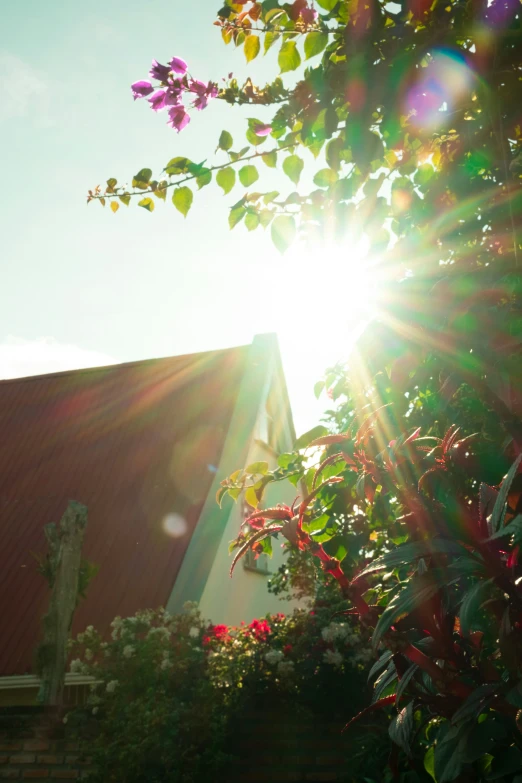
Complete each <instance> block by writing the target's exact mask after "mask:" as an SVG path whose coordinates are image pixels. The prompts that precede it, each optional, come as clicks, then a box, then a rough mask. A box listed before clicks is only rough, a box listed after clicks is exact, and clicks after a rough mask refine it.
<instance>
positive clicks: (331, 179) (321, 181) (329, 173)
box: [314, 169, 338, 188]
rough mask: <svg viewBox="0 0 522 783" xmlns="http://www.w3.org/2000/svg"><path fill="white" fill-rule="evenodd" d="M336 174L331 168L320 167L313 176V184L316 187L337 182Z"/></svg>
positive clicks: (324, 186)
mask: <svg viewBox="0 0 522 783" xmlns="http://www.w3.org/2000/svg"><path fill="white" fill-rule="evenodd" d="M337 179H338V177H337V174H336V172H335V171H333V169H321V170H320V171H318V172H317V174H316V175H315V177H314V185H317V187H318V188H328V187H330V185H333V184H334V183H335V182H337Z"/></svg>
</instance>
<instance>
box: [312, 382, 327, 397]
mask: <svg viewBox="0 0 522 783" xmlns="http://www.w3.org/2000/svg"><path fill="white" fill-rule="evenodd" d="M324 387H325V382H324V381H317V383H316V384H315V386H314V397H315V399H316V400H318V399H319V397H320V396H321V394H322V393H323V390H324Z"/></svg>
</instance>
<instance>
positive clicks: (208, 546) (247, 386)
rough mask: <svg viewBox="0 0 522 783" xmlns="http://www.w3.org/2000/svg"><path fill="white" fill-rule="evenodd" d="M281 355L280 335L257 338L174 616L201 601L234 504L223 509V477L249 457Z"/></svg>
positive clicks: (177, 590) (172, 602)
mask: <svg viewBox="0 0 522 783" xmlns="http://www.w3.org/2000/svg"><path fill="white" fill-rule="evenodd" d="M278 355H279V348H278V345H277V337H276V336H275V335H274V334H261V335H256V336H255V337H254V339H253V341H252V343H251V345H250V347H249V352H248V357H247V364H246V369H245V372H244V374H243V379H242V381H241V384H240V388H239V392H238V396H237V400H236V404H235V407H234V412H233V414H232V418H231V421H230V425H229V429H228V433H227V436H226V439H225V445H224V447H223V452H222V454H221V459H220V461H219V465H218V470H217V471H216V474H215V477H214V480H213V482H212V485H211V487H210V490H209V493H208V495H207V498H206V501H205V503H204V505H203V508H202V510H201V513H200V516H199V520H198V523H197V525H196V528H195V530H194V533H193V534H192V538H191V540H190V543H189V545H188V548H187V551H186V552H185V556H184V558H183V562H182V564H181V568H180V569H179V571H178V575H177V578H176V580H175V582H174V585H173V588H172V591H171V594H170V597H169V599H168V601H167V606H166V608H167V610H168V611H169V612H171V613H172V614H176V613H178V612H180V611H181V610H182V608H183V604H184V603H185V602H186V601H196V602H198V603H199V601H200V600H201V597H202V595H203V591H204V589H205V586H206V583H207V580H208V577H209V574H210V570H211V568H212V564H213V562H214V560H215V557H216V552H217V550H218V547H219V545H220V543H221V541H222V539H223V534H224V532H225V529H226V527H227V524H228V520H229V517H230V514H231V511H232V508H233V504H232V503H229V504H226V505H225V507H223V508H220V507H219V506H218V504H217V502H216V493H217V491H218V489H219V487H220V486H221V481H222V480H223V478H225V477H226V476H228V475H230V474H231V473H232V472H233V471H234V470H236V469H237V466H238V465H241V464H242V463H244V462H245V460H246V459H247V456H248V449H249V448H250V442H251V437H252V433H253V432H254V427H255V424H256V421H257V417H258V413H259V408H260V405H261V403H262V401H263V399H264V397H265V394H266V388H265V387H266V383H267V380H268V379H269V377H270V374H271V372H272V368H273V362H274V358H276V357H277V356H278Z"/></svg>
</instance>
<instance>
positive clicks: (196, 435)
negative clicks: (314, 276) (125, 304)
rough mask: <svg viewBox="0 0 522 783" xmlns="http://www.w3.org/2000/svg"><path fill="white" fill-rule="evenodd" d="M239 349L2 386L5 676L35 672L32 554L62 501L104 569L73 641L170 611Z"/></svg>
mask: <svg viewBox="0 0 522 783" xmlns="http://www.w3.org/2000/svg"><path fill="white" fill-rule="evenodd" d="M246 352H247V348H234V349H230V350H226V351H214V352H211V353H203V354H194V355H190V356H181V357H175V358H169V359H155V360H151V361H144V362H134V363H131V364H122V365H115V366H112V367H103V368H97V369H92V370H78V371H74V372H66V373H58V374H53V375H42V376H38V377H32V378H24V379H17V380H10V381H1V382H0V618H1V623H2V635H1V643H0V675H9V674H23V673H26V672H29V671H32V670H33V661H34V652H35V649H36V645H37V644H38V641H39V639H40V637H41V618H42V616H43V614H44V613H45V611H46V609H47V605H48V600H49V595H50V592H49V589H48V587H47V584H46V582H45V581H44V579H43V577H42V576H41V575H40V574H39V573H38V572H37V569H36V563H35V560H34V557H33V556H32V554H31V553H32V552H39V553H42V552H45V551H46V544H45V539H44V533H43V527H44V525H45V524H47V523H48V522H58V521H59V519H60V517H61V516H62V514H63V512H64V511H65V508H66V506H67V503H68V501H69V500H70V499H71V500H76V501H79V502H81V503H84V504H85V505H86V506H87V508H88V516H89V519H88V524H87V531H86V537H85V544H84V556H85V557H87V558H88V559H89V560H91V561H93V562H94V563H96V564H97V565H98V566H99V568H100V570H99V573H98V574H97V576H96V577H95V578H94V580H93V581H92V583H91V585H90V586H89V588H88V591H87V598H86V599H85V600H84V601H82V602H81V603H80V605H79V608H78V610H77V612H76V616H75V620H74V626H73V633H76V632H77V631H79V630H82V629H83V628H85V626H86V625H89V624H92V625H94V626H95V627H97V628H98V629H99V630H100V631H107V629H108V627H109V624H110V622H111V620H112V619H113V618H114V617H115V616H116V615H121V616H125V615H130V614H133V613H134V612H136V611H137V610H139V609H144V608H149V607H152V608H157V607H158V606H161V605H165V603H166V601H167V599H168V597H169V595H170V592H171V589H172V586H173V584H174V581H175V579H176V575H177V573H178V570H179V568H180V565H181V562H182V560H183V556H184V554H185V551H186V548H187V546H188V543H189V541H190V537H191V535H192V532H193V530H194V528H195V525H196V523H197V520H198V517H199V514H200V512H201V508H202V506H203V503H204V500H205V498H206V496H207V494H208V491H209V488H210V485H211V482H212V479H213V477H214V473H215V469H216V466H217V464H218V461H219V458H220V455H221V451H222V448H223V443H224V438H225V435H226V432H227V429H228V425H229V421H230V418H231V415H232V411H233V408H234V404H235V400H236V396H237V390H238V387H239V383H240V380H241V376H242V373H243V371H244V367H245V358H246Z"/></svg>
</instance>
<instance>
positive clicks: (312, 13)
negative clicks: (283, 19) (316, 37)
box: [301, 8, 319, 24]
mask: <svg viewBox="0 0 522 783" xmlns="http://www.w3.org/2000/svg"><path fill="white" fill-rule="evenodd" d="M318 16H319V14H318V13H317V11H316V10H315V8H303V9H302V11H301V19H302V20H303V22H304V23H305V24H314V22H316V21H317V18H318Z"/></svg>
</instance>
